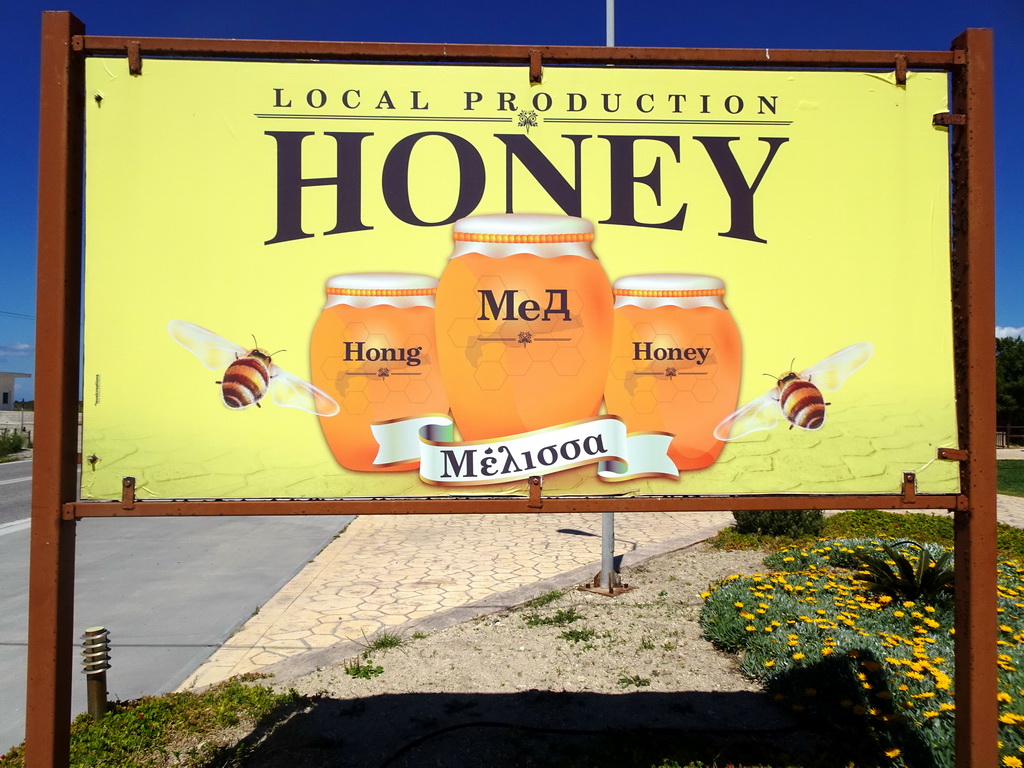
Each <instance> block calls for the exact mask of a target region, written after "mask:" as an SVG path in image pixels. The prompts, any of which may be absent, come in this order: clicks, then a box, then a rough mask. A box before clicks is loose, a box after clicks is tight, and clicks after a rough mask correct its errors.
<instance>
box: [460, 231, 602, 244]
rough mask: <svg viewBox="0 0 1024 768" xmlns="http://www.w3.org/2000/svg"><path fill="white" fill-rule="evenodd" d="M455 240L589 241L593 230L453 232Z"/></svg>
mask: <svg viewBox="0 0 1024 768" xmlns="http://www.w3.org/2000/svg"><path fill="white" fill-rule="evenodd" d="M454 238H455V240H456V241H457V242H459V241H462V242H473V243H589V242H592V241H593V239H594V233H593V232H574V233H571V234H565V235H488V234H484V233H482V232H455V233H454Z"/></svg>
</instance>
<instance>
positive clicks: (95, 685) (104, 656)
mask: <svg viewBox="0 0 1024 768" xmlns="http://www.w3.org/2000/svg"><path fill="white" fill-rule="evenodd" d="M82 640H83V641H84V642H83V643H82V646H83V648H84V649H85V650H83V651H82V667H83V669H82V671H83V672H85V675H86V695H87V697H88V701H89V716H90V717H92V719H93V720H96V721H98V720H100V719H101V718H102V717H103V716H104V715H105V714H107V670H108V669H110V664H109V663H108V662H109V661H110V633H109V632H108V631H107V630H106V628H105V627H90V628H89V629H87V630H85V634H84V635H82Z"/></svg>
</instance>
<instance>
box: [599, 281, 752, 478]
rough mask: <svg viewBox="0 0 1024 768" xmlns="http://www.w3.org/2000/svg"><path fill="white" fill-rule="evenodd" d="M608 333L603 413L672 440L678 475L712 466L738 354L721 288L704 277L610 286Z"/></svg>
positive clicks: (733, 394) (734, 393)
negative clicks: (612, 307)
mask: <svg viewBox="0 0 1024 768" xmlns="http://www.w3.org/2000/svg"><path fill="white" fill-rule="evenodd" d="M613 291H614V294H615V310H614V315H615V331H614V337H613V341H612V358H611V365H610V367H609V369H608V381H607V386H606V387H605V407H606V408H607V410H608V413H609V414H614V415H616V416H618V417H619V418H621V419H623V421H625V423H626V428H627V430H628V431H630V432H638V431H655V432H668V433H670V434H672V435H673V438H672V443H671V445H670V447H669V452H668V455H669V458H671V459H672V461H673V462H674V463H675V465H676V467H678V468H679V469H701V468H702V467H707V466H709V465H710V464H712V463H714V461H715V459H717V458H718V455H719V453H721V451H722V446H723V445H724V443H722V441H720V440H718V439H717V438H716V437H715V436H714V429H715V426H716V425H718V423H719V422H721V421H722V419H724V418H725V417H726V416H728V415H729V414H730V413H732V412H733V411H734V410H735V409H736V404H737V403H736V401H737V398H738V396H739V387H740V365H741V362H742V351H741V347H740V334H739V330H738V329H737V327H736V323H735V322H734V321H733V318H732V315H731V314H730V313H729V310H728V308H727V307H726V305H725V284H724V283H723V282H722V281H721V280H720V279H718V278H717V277H711V276H708V275H682V274H659V275H632V276H630V277H623V278H621V279H619V280H616V281H615V285H614V287H613Z"/></svg>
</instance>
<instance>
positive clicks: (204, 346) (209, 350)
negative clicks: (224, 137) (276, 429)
mask: <svg viewBox="0 0 1024 768" xmlns="http://www.w3.org/2000/svg"><path fill="white" fill-rule="evenodd" d="M167 332H168V333H169V334H170V335H171V338H172V339H174V340H175V341H176V342H178V343H179V344H180V345H181V346H183V347H184V348H185V349H187V350H188V351H189V352H191V353H192V354H193V355H195V356H196V357H197V358H198V359H199V362H201V363H202V364H203V365H204V366H205V367H206V368H207V370H210V371H224V375H223V376H222V377H221V380H220V381H218V382H217V383H218V384H220V395H221V400H222V401H223V402H224V405H225V406H227V407H228V408H231V409H232V410H241V409H242V408H248V407H249V406H250V405H255V406H256V407H257V408H259V407H260V400H262V399H263V397H264V396H265V395H266V394H267V393H268V392H269V393H270V400H268V402H273V403H276V404H277V405H282V406H284V407H285V408H298V409H299V410H300V411H306V412H307V413H315V414H316V415H318V416H334V415H336V414H337V413H338V411H339V410H340V408H339V407H338V404H337V403H336V402H335V401H334V398H332V397H331V396H330V395H328V394H327V393H326V392H324V391H323V390H321V389H319V388H318V387H314V386H313V385H312V384H310V383H309V382H308V381H305V380H304V379H301V378H299V377H298V376H295V375H294V374H291V373H288V371H285V370H283V369H282V368H281V367H280V366H278V365H276V364H274V363H273V362H271V360H270V358H271V356H270V355H268V354H267V353H266V352H264V351H263V350H262V349H246V348H245V347H240V346H239V345H237V344H235V343H234V342H231V341H228V340H227V339H225V338H224V337H223V336H219V335H217V334H216V333H214V332H213V331H211V330H208V329H206V328H203V327H202V326H201V325H196V324H195V323H188V322H185V321H184V320H171V321H170V322H169V323H167ZM253 341H255V339H253ZM281 351H282V352H284V350H283V349H282V350H281ZM274 354H275V355H276V354H277V353H276V352H275V353H274Z"/></svg>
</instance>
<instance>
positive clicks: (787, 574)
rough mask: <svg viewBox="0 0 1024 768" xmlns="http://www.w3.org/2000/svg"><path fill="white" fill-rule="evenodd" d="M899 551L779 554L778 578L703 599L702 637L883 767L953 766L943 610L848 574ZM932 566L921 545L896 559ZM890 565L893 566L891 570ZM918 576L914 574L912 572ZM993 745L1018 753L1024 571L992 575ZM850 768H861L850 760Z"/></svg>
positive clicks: (936, 552)
mask: <svg viewBox="0 0 1024 768" xmlns="http://www.w3.org/2000/svg"><path fill="white" fill-rule="evenodd" d="M887 548H889V549H890V550H893V549H895V550H900V547H899V546H898V545H895V546H894V544H893V541H892V540H891V539H887V540H880V539H866V538H865V539H842V540H826V541H818V542H815V543H814V544H813V545H809V546H806V547H803V548H800V547H797V548H794V549H790V550H786V551H782V552H778V553H775V554H772V555H770V556H769V557H768V558H766V564H767V565H768V566H769V567H772V568H778V570H776V571H773V572H771V573H764V574H759V575H754V576H750V577H739V576H733V577H730V578H728V579H725V580H723V581H721V582H719V583H717V584H715V585H713V586H711V587H710V588H709V590H708V591H707V592H705V593H704V599H705V604H704V608H703V610H702V612H701V615H700V623H701V627H702V629H703V631H704V633H705V636H706V637H707V638H708V639H710V640H711V641H712V642H713V643H714V644H715V645H716V646H718V647H720V648H723V649H725V650H733V649H739V650H740V651H741V652H742V654H743V656H742V659H741V662H740V668H741V669H742V671H743V672H744V673H745V674H746V675H748V676H749V677H751V678H753V679H756V680H759V681H761V683H762V685H763V686H764V687H765V689H766V690H767V692H768V693H770V694H772V695H773V696H774V698H775V699H776V700H777V701H778V702H779V703H780V704H781V705H783V706H786V707H788V708H789V709H791V710H792V711H793V712H794V713H795V714H799V715H802V716H805V717H809V718H811V719H813V720H814V722H816V723H817V724H820V725H830V726H835V727H838V728H841V729H849V730H848V732H852V733H853V734H854V735H855V738H854V740H855V741H856V740H860V741H862V742H863V743H869V742H870V743H873V744H874V745H875V749H876V751H877V754H878V755H879V756H880V759H882V760H883V762H884V761H886V760H891V764H892V765H900V766H904V765H909V766H929V767H933V766H934V767H939V768H946V767H949V768H952V765H953V742H954V740H953V729H954V717H955V712H956V708H957V707H956V702H955V700H954V698H953V690H952V683H953V636H952V634H951V629H952V627H953V605H952V600H949V599H948V596H946V595H944V594H942V591H941V590H940V591H939V594H938V597H939V599H935V600H929V599H925V598H923V597H922V598H918V599H916V600H911V599H904V598H903V597H899V598H896V597H892V596H890V595H885V594H879V593H878V592H877V591H873V590H871V589H869V588H868V586H867V584H865V582H864V581H863V579H862V578H861V577H860V576H859V575H858V573H857V570H856V569H857V568H859V567H860V565H859V562H860V561H862V560H863V559H864V556H865V555H870V556H872V557H882V556H885V555H886V554H887V552H886V549H887ZM925 552H927V557H928V560H927V562H926V568H927V569H928V570H929V571H935V570H936V569H937V568H939V566H938V565H936V566H935V567H934V568H933V567H931V566H930V563H933V562H935V561H940V562H941V561H942V559H943V557H944V556H946V555H947V553H948V550H945V549H943V548H942V547H940V546H938V545H935V544H925V545H921V546H920V547H918V548H916V551H913V552H912V551H910V550H906V549H904V550H903V551H902V552H899V551H897V552H896V554H899V555H901V556H902V557H904V558H905V559H906V560H907V561H908V563H909V564H911V565H913V562H912V561H913V560H916V561H917V567H919V566H920V564H921V562H923V561H924V557H925V555H924V553H925ZM894 562H895V561H894ZM915 571H916V567H915ZM998 579H999V581H998V586H999V596H998V607H999V612H1000V613H999V622H1000V623H999V640H1000V656H999V690H1000V694H999V739H1000V742H1001V748H1000V751H1001V754H1002V756H1003V757H1004V758H1010V760H1009V761H1008V762H1007V761H1004V763H1001V764H1005V765H1015V764H1016V762H1015V760H1016V759H1018V755H1022V754H1024V728H1022V725H1024V694H1022V693H1021V691H1024V601H1022V599H1021V594H1022V593H1024V568H1021V567H1020V566H1018V564H1017V563H1016V562H1011V561H1002V562H1000V564H999V572H998ZM858 764H859V763H858Z"/></svg>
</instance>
